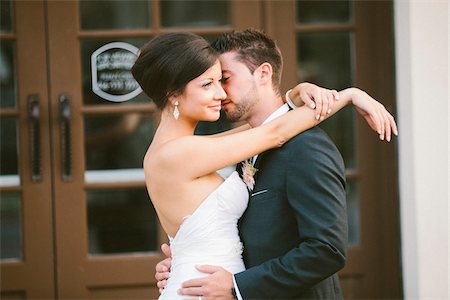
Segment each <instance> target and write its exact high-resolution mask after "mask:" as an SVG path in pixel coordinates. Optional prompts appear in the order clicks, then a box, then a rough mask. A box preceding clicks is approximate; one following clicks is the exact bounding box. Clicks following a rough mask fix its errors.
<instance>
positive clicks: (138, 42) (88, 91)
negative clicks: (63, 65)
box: [81, 39, 150, 105]
mask: <svg viewBox="0 0 450 300" xmlns="http://www.w3.org/2000/svg"><path fill="white" fill-rule="evenodd" d="M147 41H148V39H130V40H119V41H117V40H115V41H111V40H84V41H82V42H81V59H82V72H83V73H82V80H83V103H84V104H85V105H96V104H109V105H121V104H128V103H133V104H135V103H142V102H143V103H148V102H149V101H150V100H149V98H148V97H147V96H146V95H145V94H144V93H142V92H141V90H140V87H139V84H138V83H137V82H136V81H135V80H134V78H133V75H132V74H131V67H132V66H133V63H134V60H135V59H136V55H135V54H133V52H132V51H136V52H137V51H138V49H139V48H140V47H141V46H142V45H144V43H145V42H147Z"/></svg>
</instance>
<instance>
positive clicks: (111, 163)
mask: <svg viewBox="0 0 450 300" xmlns="http://www.w3.org/2000/svg"><path fill="white" fill-rule="evenodd" d="M156 115H157V113H155V114H151V115H144V114H140V113H128V114H122V115H108V116H87V117H86V118H85V122H84V123H85V149H86V162H87V166H86V169H87V170H113V169H133V168H139V169H141V168H142V160H143V158H144V155H145V152H146V151H147V148H148V145H150V142H151V140H152V137H153V134H154V132H155V130H156V127H155V125H156V124H155V122H156V121H155V119H156V118H157V116H156Z"/></svg>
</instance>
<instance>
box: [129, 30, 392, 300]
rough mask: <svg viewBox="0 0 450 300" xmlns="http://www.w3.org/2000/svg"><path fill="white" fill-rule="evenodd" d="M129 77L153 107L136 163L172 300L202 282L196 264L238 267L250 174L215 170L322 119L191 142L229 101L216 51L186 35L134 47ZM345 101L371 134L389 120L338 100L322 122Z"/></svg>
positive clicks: (288, 118) (371, 103) (310, 113)
mask: <svg viewBox="0 0 450 300" xmlns="http://www.w3.org/2000/svg"><path fill="white" fill-rule="evenodd" d="M264 70H265V69H264V68H257V69H256V70H255V71H254V73H253V75H252V76H253V77H252V78H253V83H252V84H265V81H266V80H267V77H265V74H263V73H264V72H265V71H264ZM132 73H133V76H134V77H135V79H136V80H137V81H138V82H139V84H140V86H141V87H142V89H143V90H144V92H145V93H146V94H147V95H148V96H149V97H150V98H151V99H152V100H153V101H154V103H155V104H156V105H157V106H158V108H159V109H161V121H160V124H159V126H158V129H157V131H156V133H155V135H154V137H153V140H152V143H151V145H150V146H149V148H148V151H147V153H146V155H145V158H144V163H143V164H144V171H145V178H146V185H147V189H148V192H149V196H150V199H151V201H152V203H153V206H154V207H155V210H156V212H157V215H158V218H159V220H160V222H161V225H162V227H163V229H164V230H165V231H166V233H167V235H168V236H169V240H170V243H171V251H172V257H173V260H172V266H171V274H170V279H169V280H168V283H167V286H166V288H165V289H164V292H163V294H162V295H161V297H160V299H177V298H180V297H181V296H180V295H178V294H177V290H178V289H179V288H180V286H181V283H182V282H183V281H185V280H187V279H191V278H195V277H201V276H204V274H202V273H200V272H198V271H197V270H196V269H195V265H197V264H210V265H219V266H222V267H223V268H225V269H226V270H228V271H229V272H231V273H236V272H240V271H242V270H244V269H245V267H244V264H243V261H242V257H241V253H242V244H241V242H240V240H239V235H238V228H237V221H238V219H239V218H240V217H241V215H242V214H243V212H244V210H245V209H246V206H247V201H248V191H249V189H250V190H251V188H252V184H251V183H252V182H251V179H252V178H251V177H252V173H251V172H252V170H251V167H250V166H248V165H247V169H245V168H244V173H245V174H246V175H247V176H244V179H246V180H244V181H245V183H244V181H243V180H242V179H241V177H240V175H239V174H238V173H237V172H236V171H235V172H233V173H232V174H231V175H230V176H229V177H228V178H226V179H224V178H222V177H221V176H220V175H219V174H218V173H217V170H220V169H222V168H225V167H227V166H230V165H233V164H237V163H239V162H241V161H244V160H247V159H248V158H251V157H253V156H254V155H256V154H258V153H261V152H263V151H266V150H268V149H271V148H275V147H282V146H283V144H284V143H286V142H287V141H289V139H291V138H292V137H294V136H295V135H297V134H299V133H301V132H302V131H305V130H307V129H309V128H311V127H313V126H315V125H317V124H318V123H319V122H320V121H321V120H322V119H323V118H319V119H317V118H316V113H315V111H314V110H313V109H311V108H308V107H306V106H302V107H300V108H298V109H295V110H292V111H290V112H288V113H286V114H284V115H283V116H281V117H279V118H277V119H275V120H273V121H271V122H269V123H267V124H265V125H261V126H258V127H255V128H251V127H250V126H249V125H244V126H241V127H238V128H235V129H232V130H229V131H227V132H224V133H221V134H216V135H210V136H195V135H194V130H195V127H196V125H197V123H198V122H199V121H216V120H217V119H218V118H219V117H220V110H221V108H222V105H228V104H229V102H230V101H232V100H230V99H227V95H226V94H225V92H224V90H223V89H222V80H223V79H222V71H221V65H220V62H219V60H218V53H217V52H216V51H215V50H214V49H213V48H212V47H211V46H210V45H209V44H208V42H207V41H206V40H204V39H203V38H202V37H199V36H197V35H194V34H191V33H168V34H162V35H160V36H158V37H155V38H154V39H152V40H151V41H150V42H148V43H147V44H146V45H144V46H143V47H142V49H141V52H140V54H139V57H138V58H137V60H136V62H135V64H134V66H133V68H132ZM296 88H297V87H296ZM296 94H297V93H296ZM351 101H353V104H355V105H357V107H358V109H359V110H362V111H364V112H365V113H366V114H369V115H371V117H372V121H373V123H371V126H372V128H374V129H376V130H378V129H380V127H381V125H380V124H381V123H383V124H388V123H389V122H385V120H381V119H383V118H388V117H389V118H391V117H390V114H389V113H388V112H387V111H385V110H384V111H383V112H382V113H380V112H379V111H378V112H376V113H375V112H374V111H375V107H377V109H379V106H380V105H379V103H378V102H376V101H375V100H373V99H372V98H370V97H367V98H363V97H361V98H359V99H357V101H355V99H350V98H348V97H341V99H340V100H339V101H336V102H334V104H333V105H332V107H331V106H330V107H331V109H330V110H331V111H330V112H329V113H328V112H327V113H328V114H325V115H326V116H325V118H326V117H328V116H331V115H332V114H334V113H335V112H336V111H338V110H339V109H340V108H342V107H343V106H345V105H347V104H349V103H350V102H351ZM356 102H358V103H356ZM227 103H228V104H227ZM383 109H384V108H383ZM383 126H384V125H383ZM387 126H392V127H395V124H392V123H390V124H389V125H387ZM387 131H388V130H387V129H386V132H387ZM389 132H390V130H389ZM253 171H254V170H253Z"/></svg>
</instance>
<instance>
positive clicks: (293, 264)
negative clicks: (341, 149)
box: [235, 129, 347, 299]
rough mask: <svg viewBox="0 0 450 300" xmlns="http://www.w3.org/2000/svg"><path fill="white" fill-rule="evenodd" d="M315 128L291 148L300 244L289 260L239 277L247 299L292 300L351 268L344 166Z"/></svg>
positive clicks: (289, 167) (291, 195)
mask: <svg viewBox="0 0 450 300" xmlns="http://www.w3.org/2000/svg"><path fill="white" fill-rule="evenodd" d="M317 131H320V130H319V129H312V130H310V131H308V132H305V133H303V134H301V135H299V136H298V137H297V138H296V139H294V140H293V141H291V142H289V143H288V144H286V145H285V147H290V149H289V154H290V155H289V158H290V159H289V162H287V161H285V162H283V163H284V164H285V165H286V173H285V176H286V178H285V180H286V197H287V199H288V202H289V205H290V206H291V209H292V211H293V212H294V213H295V217H296V221H297V231H298V236H299V244H298V245H297V247H295V248H293V249H291V250H290V251H288V252H287V253H286V254H285V255H283V256H281V257H278V258H274V259H271V260H269V261H267V262H265V263H263V264H261V265H258V266H255V267H252V268H250V269H248V270H246V271H244V272H241V273H238V274H235V279H236V282H237V285H238V288H239V291H240V293H241V295H242V297H243V298H244V299H267V298H292V297H293V295H298V294H299V293H302V292H303V291H305V290H307V289H309V288H311V287H313V286H314V285H315V284H317V283H319V282H320V281H322V280H324V279H326V278H328V277H329V276H331V275H332V274H334V273H336V272H337V271H339V270H340V269H341V268H342V267H343V266H344V264H345V259H346V246H347V215H346V199H345V189H344V185H345V179H344V166H343V162H342V158H341V157H340V154H339V153H338V152H337V150H336V148H335V146H334V145H333V144H332V143H331V142H330V141H329V139H328V138H325V137H324V136H323V133H320V134H317V133H314V132H317Z"/></svg>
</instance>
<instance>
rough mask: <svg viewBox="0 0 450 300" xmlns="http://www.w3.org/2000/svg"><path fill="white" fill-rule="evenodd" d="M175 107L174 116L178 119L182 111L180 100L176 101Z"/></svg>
mask: <svg viewBox="0 0 450 300" xmlns="http://www.w3.org/2000/svg"><path fill="white" fill-rule="evenodd" d="M174 106H175V107H174V109H173V117H174V118H175V120H178V117H179V116H180V111H179V110H178V101H177V102H175V103H174Z"/></svg>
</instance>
